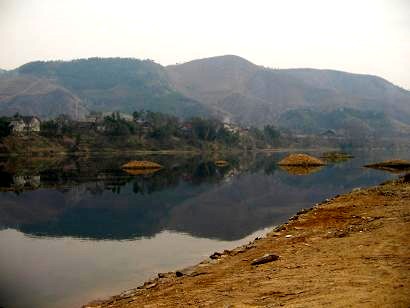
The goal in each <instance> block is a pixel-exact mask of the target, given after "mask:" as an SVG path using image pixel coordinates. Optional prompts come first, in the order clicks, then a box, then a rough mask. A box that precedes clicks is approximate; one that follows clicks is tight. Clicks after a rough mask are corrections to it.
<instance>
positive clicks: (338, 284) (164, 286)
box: [85, 180, 410, 307]
mask: <svg viewBox="0 0 410 308" xmlns="http://www.w3.org/2000/svg"><path fill="white" fill-rule="evenodd" d="M265 254H274V255H277V256H279V258H278V259H277V258H276V257H269V258H267V259H268V260H270V262H267V263H264V264H260V265H252V264H251V263H258V262H253V261H254V260H255V259H256V258H260V257H262V256H263V255H265ZM164 257H166V256H164ZM159 276H160V277H161V278H156V279H153V280H152V281H149V282H146V283H145V284H144V286H141V287H139V288H137V289H134V290H130V291H127V292H124V293H123V294H121V295H118V296H114V297H112V298H111V299H109V300H106V301H95V302H94V303H90V304H88V305H86V306H85V307H276V306H283V305H284V306H291V307H312V306H320V307H324V306H332V307H346V306H347V307H349V306H350V307H352V306H355V307H358V306H359V307H409V306H410V183H409V182H405V181H403V180H401V181H393V182H389V183H386V184H384V185H380V186H378V187H374V188H369V189H361V190H360V189H356V190H355V191H353V192H352V193H349V194H346V195H342V196H337V197H335V198H333V199H331V200H327V201H326V202H324V203H321V204H319V205H316V206H315V207H314V208H313V209H312V210H310V211H307V212H305V213H301V214H299V215H297V216H295V217H294V218H293V219H291V220H290V221H289V223H288V224H286V225H284V226H282V227H280V228H278V229H276V230H274V231H272V232H271V233H269V234H268V235H267V236H266V237H265V238H262V239H258V240H255V241H254V242H252V243H250V244H248V245H246V246H243V247H239V248H237V249H234V250H232V251H225V252H223V253H221V254H219V253H216V254H214V255H213V256H212V259H211V258H210V259H208V260H205V261H203V262H202V263H200V264H198V265H196V266H195V267H193V268H190V269H186V270H184V271H182V272H176V273H166V274H160V275H159ZM177 276H179V277H177Z"/></svg>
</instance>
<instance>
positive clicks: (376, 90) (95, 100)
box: [0, 55, 410, 135]
mask: <svg viewBox="0 0 410 308" xmlns="http://www.w3.org/2000/svg"><path fill="white" fill-rule="evenodd" d="M141 109H145V110H150V111H159V112H163V113H169V114H172V115H175V116H178V117H185V118H186V117H191V116H205V117H209V116H210V117H216V118H219V119H220V120H224V121H226V120H229V121H232V122H236V123H238V124H241V125H252V126H258V127H263V126H264V125H268V124H269V125H272V124H273V125H276V126H281V127H283V128H287V129H292V130H296V131H301V132H315V133H316V132H321V131H324V130H327V129H333V130H336V132H337V133H340V134H346V133H349V130H353V131H355V130H358V129H360V130H364V132H365V134H367V133H371V134H380V133H385V134H393V135H395V134H410V92H409V91H406V90H404V89H402V88H400V87H397V86H395V85H393V84H392V83H390V82H388V81H386V80H384V79H382V78H380V77H377V76H371V75H361V74H351V73H346V72H340V71H334V70H316V69H270V68H266V67H262V66H258V65H255V64H253V63H251V62H249V61H248V60H246V59H243V58H241V57H238V56H232V55H227V56H220V57H213V58H206V59H199V60H194V61H191V62H187V63H184V64H179V65H172V66H167V67H164V66H161V65H159V64H157V63H155V62H153V61H151V60H138V59H129V58H90V59H80V60H73V61H48V62H41V61H38V62H31V63H28V64H25V65H23V66H21V67H19V68H17V69H16V70H13V71H7V72H5V73H3V74H1V75H0V115H12V114H14V113H16V112H19V113H21V114H30V115H37V116H40V117H42V118H50V117H55V116H57V115H59V114H62V113H65V114H68V115H70V116H71V117H73V118H81V117H83V116H84V115H85V114H87V113H88V112H89V111H109V112H111V111H121V112H126V113H132V112H133V111H136V110H141ZM339 115H340V117H339ZM335 117H337V119H336V121H334V120H332V119H334V118H335Z"/></svg>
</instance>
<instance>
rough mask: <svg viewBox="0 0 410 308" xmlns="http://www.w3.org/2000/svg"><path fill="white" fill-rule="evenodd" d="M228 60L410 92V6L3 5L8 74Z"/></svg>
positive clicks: (355, 1)
mask: <svg viewBox="0 0 410 308" xmlns="http://www.w3.org/2000/svg"><path fill="white" fill-rule="evenodd" d="M223 54H235V55H239V56H242V57H244V58H247V59H248V60H250V61H252V62H254V63H256V64H260V65H264V66H269V67H274V68H291V67H313V68H332V69H338V70H345V71H350V72H357V73H369V74H375V75H380V76H382V77H384V78H386V79H388V80H390V81H392V82H393V83H395V84H397V85H400V86H402V87H404V88H407V89H410V0H340V1H336V0H334V1H332V0H266V1H264V0H252V1H251V0H249V1H245V0H243V1H241V0H225V1H224V0H206V1H205V0H172V1H171V0H140V1H138V0H134V1H132V0H123V1H121V0H117V1H104V0H72V1H68V0H67V1H64V0H59V1H57V0H0V68H5V69H12V68H15V67H17V66H19V65H22V64H24V63H26V62H29V61H33V60H50V59H64V60H65V59H74V58H84V57H93V56H99V57H111V56H119V57H136V58H141V59H146V58H149V59H153V60H155V61H156V62H158V63H161V64H163V65H167V64H174V63H181V62H186V61H189V60H192V59H195V58H202V57H210V56H216V55H223Z"/></svg>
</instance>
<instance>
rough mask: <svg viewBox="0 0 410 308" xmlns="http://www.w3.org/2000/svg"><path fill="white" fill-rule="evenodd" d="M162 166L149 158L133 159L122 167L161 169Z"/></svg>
mask: <svg viewBox="0 0 410 308" xmlns="http://www.w3.org/2000/svg"><path fill="white" fill-rule="evenodd" d="M161 168H162V166H161V165H160V164H158V163H155V162H152V161H148V160H133V161H130V162H128V163H126V164H124V165H122V169H126V170H127V169H140V170H144V169H161Z"/></svg>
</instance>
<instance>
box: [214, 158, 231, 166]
mask: <svg viewBox="0 0 410 308" xmlns="http://www.w3.org/2000/svg"><path fill="white" fill-rule="evenodd" d="M215 165H217V166H218V167H225V166H228V165H229V163H228V162H227V161H226V160H222V159H220V160H216V161H215Z"/></svg>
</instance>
